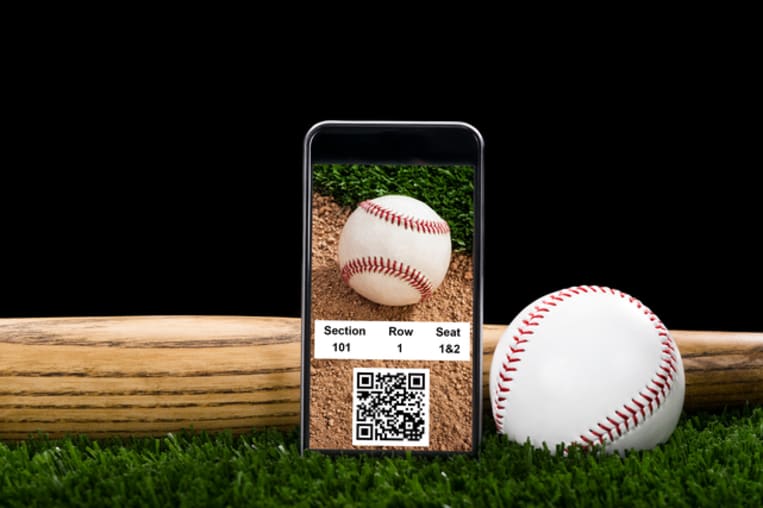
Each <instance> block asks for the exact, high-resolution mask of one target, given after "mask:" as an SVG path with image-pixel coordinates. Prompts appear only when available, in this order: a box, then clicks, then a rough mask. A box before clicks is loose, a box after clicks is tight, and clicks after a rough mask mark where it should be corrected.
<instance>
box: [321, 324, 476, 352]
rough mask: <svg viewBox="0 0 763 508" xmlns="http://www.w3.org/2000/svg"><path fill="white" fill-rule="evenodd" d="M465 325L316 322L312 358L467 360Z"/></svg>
mask: <svg viewBox="0 0 763 508" xmlns="http://www.w3.org/2000/svg"><path fill="white" fill-rule="evenodd" d="M470 348H471V332H470V324H469V323H467V322H440V321H338V320H321V319H316V320H315V358H318V359H326V360H435V361H438V360H439V361H442V360H444V361H469V360H470V359H471V350H470Z"/></svg>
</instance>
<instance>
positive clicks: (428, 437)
mask: <svg viewBox="0 0 763 508" xmlns="http://www.w3.org/2000/svg"><path fill="white" fill-rule="evenodd" d="M483 152H484V143H483V140H482V136H481V135H480V133H479V132H478V131H477V129H475V128H474V127H473V126H471V125H469V124H466V123H462V122H386V121H385V122H371V121H362V122H350V121H325V122H320V123H318V124H316V125H314V126H313V127H312V128H311V129H310V130H309V131H308V132H307V134H306V136H305V141H304V232H303V233H304V239H303V241H304V253H303V263H304V271H303V295H302V296H303V298H302V370H301V376H302V384H301V390H302V393H301V427H300V432H301V436H300V446H301V450H302V451H303V452H304V451H305V450H315V451H322V452H327V453H388V454H398V453H413V454H440V453H463V454H476V453H477V450H478V446H479V441H480V435H481V432H480V430H481V429H480V421H481V415H482V406H481V402H482V393H481V389H482V224H483V219H482V215H483V213H482V210H483V203H482V202H483V184H482V181H483V159H484V157H483Z"/></svg>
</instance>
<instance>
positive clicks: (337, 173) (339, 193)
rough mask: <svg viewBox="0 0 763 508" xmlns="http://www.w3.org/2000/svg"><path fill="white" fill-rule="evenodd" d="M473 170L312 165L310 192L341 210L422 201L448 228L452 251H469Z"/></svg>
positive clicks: (364, 165)
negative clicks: (401, 199)
mask: <svg viewBox="0 0 763 508" xmlns="http://www.w3.org/2000/svg"><path fill="white" fill-rule="evenodd" d="M473 179H474V169H473V168H472V167H471V166H445V167H435V166H407V165H383V164H381V165H380V164H315V165H313V189H314V190H316V191H317V192H319V193H320V194H323V195H326V196H331V197H333V198H334V200H335V201H336V202H337V203H339V204H340V205H342V206H349V207H353V208H354V207H355V206H357V204H358V203H360V202H361V201H363V200H366V199H373V198H376V197H379V196H385V195H387V194H403V195H405V196H410V197H412V198H416V199H418V200H420V201H423V202H424V203H426V204H427V205H429V206H430V207H431V208H432V209H433V210H434V211H436V212H437V213H438V214H439V215H440V217H442V218H443V219H444V220H445V221H447V222H448V225H450V230H451V231H450V237H451V241H452V243H453V250H461V251H464V250H465V251H469V250H471V246H472V235H473V232H474V205H473V203H474V181H473Z"/></svg>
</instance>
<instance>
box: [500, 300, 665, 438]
mask: <svg viewBox="0 0 763 508" xmlns="http://www.w3.org/2000/svg"><path fill="white" fill-rule="evenodd" d="M589 291H591V292H593V293H597V292H601V293H606V292H609V293H611V294H613V295H617V296H620V298H625V297H626V296H627V297H628V302H629V303H631V304H633V305H635V306H636V309H638V310H643V312H644V314H645V315H646V316H648V317H649V320H650V322H651V323H652V325H653V326H654V329H655V331H656V332H657V335H658V336H659V337H660V338H661V339H662V342H661V345H662V346H663V349H662V351H661V353H662V362H661V364H660V365H658V366H657V371H656V372H655V374H654V376H652V379H650V380H649V382H648V383H647V384H646V386H645V387H644V389H643V390H641V391H640V392H639V394H638V397H640V398H641V401H638V400H636V398H635V397H634V398H633V399H631V400H630V401H629V402H628V403H625V404H623V405H622V407H621V408H617V409H615V410H614V412H613V413H614V415H616V416H617V417H619V418H620V420H621V423H622V424H625V430H626V432H629V431H630V430H631V428H636V427H637V426H638V425H639V424H640V423H643V422H644V421H646V417H647V409H648V411H649V414H650V415H652V414H654V412H655V411H657V409H659V408H660V407H661V406H662V404H663V403H664V402H665V399H666V398H667V396H668V393H666V392H669V391H670V390H672V388H673V376H674V374H677V373H678V369H677V368H676V362H677V359H676V347H675V343H674V341H673V338H672V337H671V336H670V334H669V333H668V332H667V328H666V327H665V325H663V324H662V322H661V321H660V320H659V319H658V318H657V316H656V315H655V314H654V313H653V312H652V311H651V310H649V308H647V307H646V306H645V305H644V304H643V303H641V302H640V301H639V300H637V299H636V298H634V297H632V296H630V295H626V294H625V293H623V292H622V291H617V290H614V289H611V288H607V287H600V286H575V287H572V288H567V289H563V290H561V291H558V292H556V293H555V294H553V295H550V296H548V297H547V298H548V300H556V302H563V301H564V299H565V298H566V299H569V298H573V297H574V296H575V295H579V294H580V293H588V292H589ZM548 300H543V301H542V302H541V303H543V304H544V305H546V306H553V307H556V305H557V303H556V302H554V301H548ZM549 311H550V309H548V308H539V307H538V306H535V308H534V312H533V311H531V312H530V313H529V314H530V315H529V317H528V318H527V319H525V320H523V321H522V324H523V325H524V326H525V327H527V326H538V325H539V324H540V323H538V322H536V321H535V320H537V319H542V318H543V317H544V316H543V315H541V314H536V313H535V312H549ZM518 332H519V335H520V336H523V337H525V336H528V335H532V334H533V333H534V332H533V331H525V330H523V329H522V328H518ZM513 339H514V342H515V343H514V345H511V344H510V345H509V352H508V353H506V358H507V359H508V360H509V362H512V363H513V362H518V361H519V359H518V358H515V359H512V357H511V355H512V354H514V355H515V356H516V354H517V353H519V352H524V349H522V350H517V349H515V347H514V346H516V345H518V344H519V343H520V342H519V341H520V339H519V338H518V337H517V336H516V335H515V336H514V337H513ZM528 341H529V340H525V339H521V343H525V342H528ZM501 367H502V368H503V369H504V370H502V371H501V372H499V377H500V378H501V381H499V382H498V383H497V387H496V401H497V400H498V397H499V395H498V394H499V393H506V392H508V391H509V387H508V386H505V384H503V383H507V382H509V381H513V378H511V377H509V376H508V375H506V370H505V369H506V367H507V365H506V363H505V362H503V363H502V364H501ZM512 370H514V371H516V368H513V369H512ZM502 381H503V383H502ZM655 386H656V387H657V388H658V389H655V388H653V387H655ZM644 392H647V393H650V394H652V395H654V396H653V397H650V396H649V395H645V394H644ZM500 402H501V404H499V403H498V402H496V403H495V408H496V410H497V411H496V415H495V418H494V419H495V422H496V428H497V429H498V432H501V431H502V430H503V419H504V416H505V415H504V414H503V412H502V411H503V410H504V409H505V408H506V405H507V404H506V398H505V397H502V400H501V401H500ZM631 402H632V403H633V404H634V405H635V406H636V407H637V408H638V409H633V408H632V407H631V406H630V405H629V404H630V403H631ZM639 414H640V415H641V422H639ZM605 420H606V421H607V422H608V423H610V424H613V425H615V429H614V430H616V431H617V436H616V437H613V434H612V430H611V429H609V430H608V428H607V427H606V425H605V424H604V423H603V421H599V422H596V423H595V425H594V426H595V427H598V428H600V429H603V430H607V434H608V437H609V442H610V443H614V442H615V441H617V439H619V438H620V437H622V435H623V434H622V432H621V431H620V425H621V423H620V422H617V421H616V420H614V419H613V418H612V416H611V415H608V416H605ZM631 422H632V425H631ZM580 440H581V441H582V442H583V444H579V443H571V444H576V445H579V446H581V447H582V448H583V449H588V448H591V447H592V446H593V445H594V444H595V443H596V442H599V443H601V444H604V443H605V438H604V435H603V434H602V433H600V432H597V431H594V430H593V429H588V436H586V435H585V434H580Z"/></svg>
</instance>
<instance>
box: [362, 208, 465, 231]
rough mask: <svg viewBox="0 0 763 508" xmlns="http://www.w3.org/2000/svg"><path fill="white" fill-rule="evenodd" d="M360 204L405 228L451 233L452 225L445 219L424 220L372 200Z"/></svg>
mask: <svg viewBox="0 0 763 508" xmlns="http://www.w3.org/2000/svg"><path fill="white" fill-rule="evenodd" d="M358 206H359V207H361V208H362V209H363V210H365V211H366V212H368V213H370V214H371V215H373V216H374V217H378V218H379V219H381V220H383V221H385V222H389V223H391V224H394V225H396V226H401V227H403V228H405V229H410V230H413V231H417V232H419V233H428V234H433V235H445V234H449V233H450V226H448V223H447V222H445V221H443V220H424V219H417V218H416V217H409V216H407V215H401V214H399V213H397V212H395V211H394V210H390V209H389V208H385V207H383V206H381V205H380V204H378V203H374V202H373V201H371V200H366V201H363V202H361V203H360V204H359V205H358Z"/></svg>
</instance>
